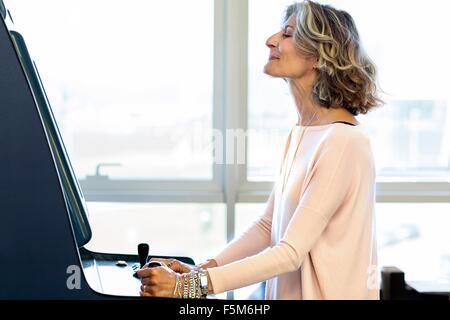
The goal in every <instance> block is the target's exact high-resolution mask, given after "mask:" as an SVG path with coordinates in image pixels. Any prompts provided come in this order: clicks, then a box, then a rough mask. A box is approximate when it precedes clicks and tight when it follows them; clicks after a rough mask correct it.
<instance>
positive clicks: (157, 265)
mask: <svg viewBox="0 0 450 320" xmlns="http://www.w3.org/2000/svg"><path fill="white" fill-rule="evenodd" d="M161 266H162V264H161V262H159V261H152V262H149V263H148V267H149V268H154V267H161Z"/></svg>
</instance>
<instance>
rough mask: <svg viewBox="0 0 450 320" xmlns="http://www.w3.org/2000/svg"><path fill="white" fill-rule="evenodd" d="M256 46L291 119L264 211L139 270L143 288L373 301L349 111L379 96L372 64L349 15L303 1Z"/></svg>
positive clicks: (368, 157) (368, 181)
mask: <svg viewBox="0 0 450 320" xmlns="http://www.w3.org/2000/svg"><path fill="white" fill-rule="evenodd" d="M266 45H267V47H268V48H269V49H270V56H269V61H268V62H267V64H266V66H265V68H264V71H265V73H266V74H268V75H270V76H272V77H279V78H283V79H284V80H285V81H286V82H287V84H288V85H289V87H290V89H291V92H292V96H293V98H294V102H295V106H296V108H297V112H298V123H297V124H296V125H295V126H294V127H293V129H292V131H291V133H290V135H289V137H288V140H287V144H286V147H285V152H284V158H283V164H282V167H281V170H280V176H279V178H278V180H277V182H276V183H275V186H274V188H273V191H272V193H271V195H270V197H269V200H268V203H267V207H266V209H265V212H264V214H263V215H262V216H261V217H260V218H259V220H257V221H256V222H255V223H254V224H253V225H252V226H251V227H250V228H249V229H248V230H247V231H246V232H245V233H244V234H243V235H241V236H240V237H239V238H238V239H235V240H233V241H232V242H231V243H230V244H229V245H228V246H227V247H226V248H225V249H224V250H223V251H222V252H221V253H220V254H218V255H217V256H216V257H215V258H214V259H212V260H209V261H207V262H205V263H203V264H201V265H199V266H190V265H186V264H183V263H181V262H179V261H175V260H160V261H161V262H162V264H163V266H162V267H156V268H145V269H142V270H140V271H139V275H140V276H141V277H142V286H141V295H143V296H166V297H174V296H175V297H198V296H200V295H201V290H198V288H199V287H202V285H203V290H204V292H203V295H205V294H206V290H208V292H209V293H221V292H224V291H228V290H233V289H236V288H240V287H244V286H248V285H251V284H254V283H258V282H261V281H267V285H266V299H379V289H378V281H377V251H376V238H375V223H374V193H375V190H374V189H375V188H374V185H375V168H374V161H373V157H372V152H371V147H370V142H369V140H368V138H367V137H366V135H365V134H364V133H363V130H362V129H361V128H360V126H359V123H358V121H357V120H356V119H355V116H356V115H358V114H365V113H367V112H368V111H369V110H370V109H372V108H373V107H375V106H377V105H380V104H381V100H380V99H379V98H378V95H377V87H376V70H375V66H374V64H373V63H372V62H371V61H370V59H369V58H368V56H367V55H366V54H365V53H364V51H363V49H362V47H361V43H360V38H359V35H358V31H357V29H356V27H355V23H354V21H353V19H352V17H351V16H350V15H349V14H348V13H347V12H344V11H339V10H336V9H334V8H333V7H330V6H326V5H321V4H318V3H315V2H312V1H304V2H302V3H296V4H293V5H291V6H289V7H288V8H287V10H286V15H285V19H284V26H283V28H282V30H281V31H279V32H277V33H275V34H274V35H272V36H271V37H270V38H269V39H268V40H267V43H266ZM178 273H183V275H181V276H180V275H179V274H178ZM202 281H203V283H202ZM196 292H197V294H196Z"/></svg>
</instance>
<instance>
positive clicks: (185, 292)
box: [183, 275, 189, 298]
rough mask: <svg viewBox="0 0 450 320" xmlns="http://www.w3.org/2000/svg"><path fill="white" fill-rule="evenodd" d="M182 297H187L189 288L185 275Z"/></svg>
mask: <svg viewBox="0 0 450 320" xmlns="http://www.w3.org/2000/svg"><path fill="white" fill-rule="evenodd" d="M183 284H184V287H183V298H188V297H189V296H188V289H189V284H188V279H187V275H184V276H183Z"/></svg>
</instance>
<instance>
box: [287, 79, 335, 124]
mask: <svg viewBox="0 0 450 320" xmlns="http://www.w3.org/2000/svg"><path fill="white" fill-rule="evenodd" d="M288 83H289V87H290V91H291V93H292V96H293V98H294V103H295V106H296V111H297V116H298V121H297V125H302V126H311V125H318V124H321V122H322V121H323V119H324V118H325V117H326V116H327V114H328V111H329V109H326V108H323V107H322V106H320V105H319V104H318V103H316V102H314V101H313V99H312V86H307V85H304V84H303V83H301V82H300V81H297V80H289V81H288Z"/></svg>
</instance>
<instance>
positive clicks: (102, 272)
mask: <svg viewBox="0 0 450 320" xmlns="http://www.w3.org/2000/svg"><path fill="white" fill-rule="evenodd" d="M148 253H149V246H148V244H146V243H141V244H139V245H138V255H131V254H109V253H98V252H92V251H89V250H87V249H86V248H80V257H81V261H82V264H83V271H84V275H85V277H86V280H87V282H88V284H89V286H90V287H91V288H92V289H93V290H95V291H97V292H99V293H102V294H106V295H113V296H130V297H134V296H139V291H140V286H141V281H140V278H139V276H138V275H137V274H136V272H137V271H138V270H139V269H141V268H142V267H144V265H145V264H147V262H148V261H149V260H150V259H151V258H163V259H173V258H174V259H177V260H180V261H182V262H185V263H188V264H195V263H194V260H192V259H191V258H188V257H172V256H171V257H169V256H149V255H148ZM157 266H161V264H160V263H159V262H151V263H150V264H148V266H147V267H149V268H152V267H157Z"/></svg>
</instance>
